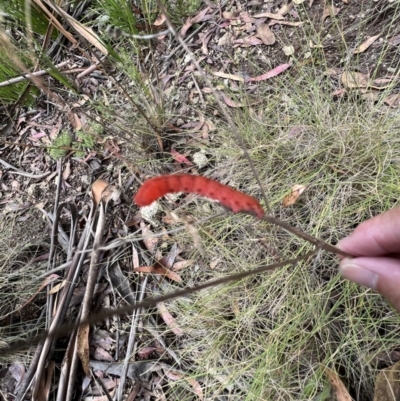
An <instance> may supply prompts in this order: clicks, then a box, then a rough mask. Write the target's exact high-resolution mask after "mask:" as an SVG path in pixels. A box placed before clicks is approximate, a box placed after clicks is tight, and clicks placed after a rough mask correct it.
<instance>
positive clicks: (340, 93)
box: [331, 88, 346, 98]
mask: <svg viewBox="0 0 400 401" xmlns="http://www.w3.org/2000/svg"><path fill="white" fill-rule="evenodd" d="M345 93H346V89H344V88H342V89H337V90H335V91H333V92H332V93H331V96H332V97H337V98H341V97H343V96H344V94H345Z"/></svg>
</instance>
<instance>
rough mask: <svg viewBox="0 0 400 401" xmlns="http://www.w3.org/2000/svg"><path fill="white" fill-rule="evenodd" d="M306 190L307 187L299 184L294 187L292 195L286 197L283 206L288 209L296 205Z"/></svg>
mask: <svg viewBox="0 0 400 401" xmlns="http://www.w3.org/2000/svg"><path fill="white" fill-rule="evenodd" d="M306 188H307V185H299V184H296V185H293V188H292V190H291V192H290V194H288V195H286V196H285V197H284V198H283V201H282V203H283V206H284V207H288V206H291V205H294V204H295V203H296V202H297V200H298V199H299V198H300V195H301V194H302V193H303V192H304V190H305V189H306Z"/></svg>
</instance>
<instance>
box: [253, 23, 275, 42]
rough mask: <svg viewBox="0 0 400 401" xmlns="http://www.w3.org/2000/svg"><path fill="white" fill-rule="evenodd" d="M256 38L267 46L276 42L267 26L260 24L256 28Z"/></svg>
mask: <svg viewBox="0 0 400 401" xmlns="http://www.w3.org/2000/svg"><path fill="white" fill-rule="evenodd" d="M257 37H259V38H260V39H261V40H262V42H263V43H264V44H265V45H268V46H271V45H273V44H274V43H275V41H276V38H275V35H274V33H273V32H272V31H271V29H269V27H268V25H267V24H261V25H259V26H258V27H257Z"/></svg>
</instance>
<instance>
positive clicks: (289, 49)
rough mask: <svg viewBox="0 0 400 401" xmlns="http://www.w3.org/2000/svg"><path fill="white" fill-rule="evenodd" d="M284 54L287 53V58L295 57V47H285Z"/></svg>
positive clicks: (283, 48)
mask: <svg viewBox="0 0 400 401" xmlns="http://www.w3.org/2000/svg"><path fill="white" fill-rule="evenodd" d="M282 50H283V52H284V53H285V56H288V57H289V56H293V54H294V47H293V46H283V47H282Z"/></svg>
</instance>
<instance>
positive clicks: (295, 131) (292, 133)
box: [287, 125, 309, 138]
mask: <svg viewBox="0 0 400 401" xmlns="http://www.w3.org/2000/svg"><path fill="white" fill-rule="evenodd" d="M308 128H309V127H308V126H307V125H295V126H293V127H292V128H290V130H289V132H288V133H287V136H288V137H289V138H294V137H297V136H298V135H300V134H302V133H303V132H305V131H307V130H308Z"/></svg>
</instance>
